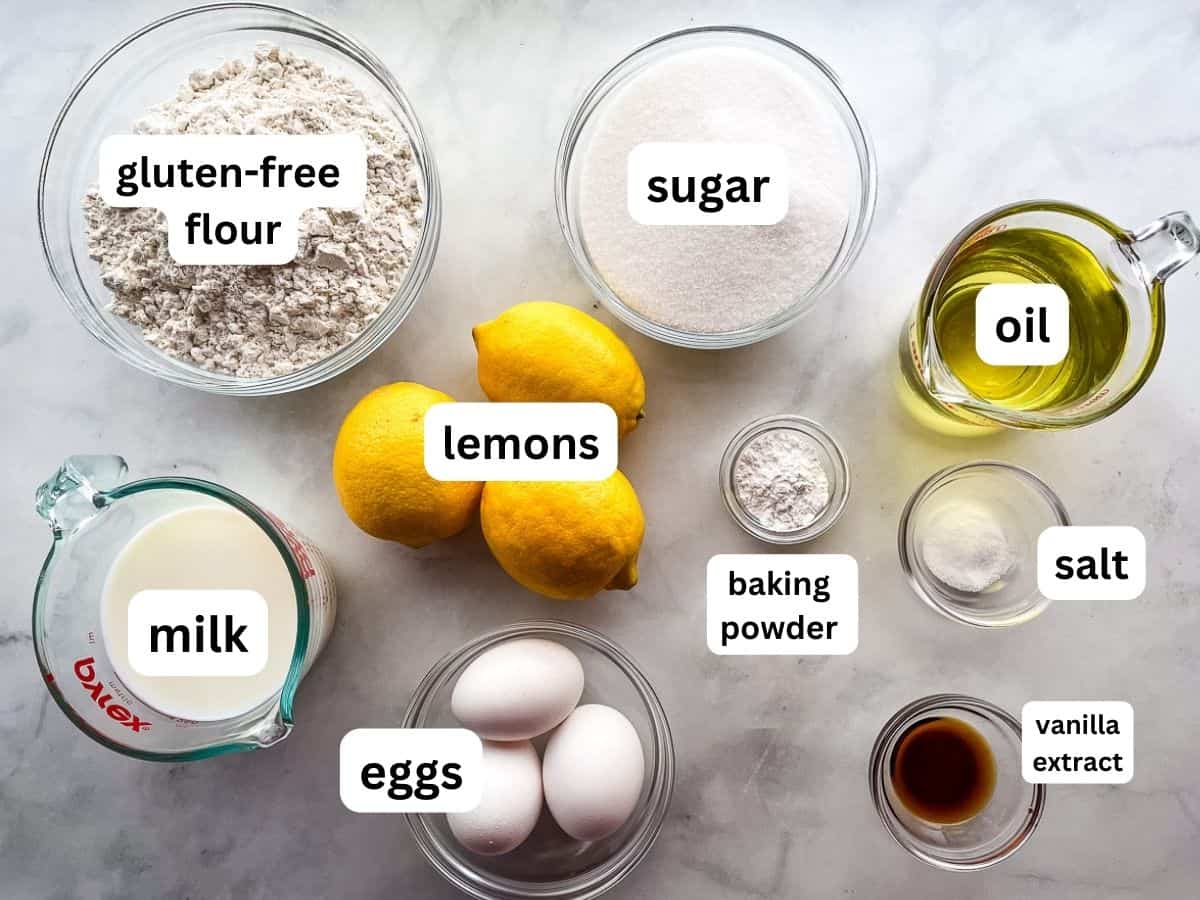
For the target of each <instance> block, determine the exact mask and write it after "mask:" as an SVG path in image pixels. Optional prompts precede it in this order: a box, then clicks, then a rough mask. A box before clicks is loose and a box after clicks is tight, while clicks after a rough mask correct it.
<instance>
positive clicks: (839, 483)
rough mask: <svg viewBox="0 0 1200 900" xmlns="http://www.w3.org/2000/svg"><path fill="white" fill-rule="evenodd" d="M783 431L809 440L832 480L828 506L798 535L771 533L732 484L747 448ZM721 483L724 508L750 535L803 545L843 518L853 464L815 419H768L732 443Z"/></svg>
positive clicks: (723, 460) (723, 462) (758, 421)
mask: <svg viewBox="0 0 1200 900" xmlns="http://www.w3.org/2000/svg"><path fill="white" fill-rule="evenodd" d="M780 428H786V429H790V430H792V431H798V432H800V433H801V434H803V435H804V436H805V437H807V438H808V439H809V441H810V442H811V443H812V445H813V447H814V448H816V450H817V455H818V456H819V458H820V460H821V467H822V468H823V469H824V470H825V477H826V478H827V479H828V480H829V503H828V505H827V506H826V507H825V509H823V510H822V511H821V514H820V515H818V516H817V517H816V518H815V519H814V520H813V521H812V522H810V523H809V524H808V525H806V526H805V527H803V528H801V529H798V530H797V531H772V530H771V529H769V528H767V527H766V526H764V525H763V524H762V523H761V522H759V521H758V520H757V519H755V518H754V516H752V515H750V513H749V512H747V511H746V508H745V507H743V506H742V504H741V501H739V500H738V496H737V490H736V489H735V488H734V484H733V472H734V467H735V466H737V461H738V457H739V456H741V455H742V451H743V450H745V449H746V446H747V445H748V444H749V443H750V442H751V441H753V440H754V439H755V438H756V437H758V436H759V435H760V434H764V433H766V432H768V431H774V430H776V429H780ZM719 482H720V487H721V498H722V499H723V500H724V501H725V508H726V509H728V510H729V514H730V515H731V516H733V521H735V522H737V523H738V525H739V526H741V528H742V530H743V531H745V532H746V533H747V534H749V535H751V536H752V537H756V538H758V539H759V540H761V541H766V542H768V543H771V544H802V543H804V542H805V541H811V540H813V539H814V538H817V537H820V536H821V535H823V534H824V533H825V532H826V531H828V530H829V529H830V528H832V527H833V524H834V523H835V522H836V521H837V520H838V519H839V518H840V517H841V515H842V511H843V510H845V508H846V501H847V500H848V499H849V498H850V463H849V462H847V460H846V454H845V453H843V452H842V448H841V445H839V444H838V442H837V441H835V440H834V439H833V435H831V434H830V433H829V432H828V431H826V430H825V429H824V428H822V427H821V426H820V425H819V424H817V423H816V422H814V421H813V420H812V419H806V418H804V417H803V416H793V415H787V414H784V415H778V416H767V417H765V418H762V419H756V420H755V421H753V422H751V423H750V424H749V425H747V426H746V427H745V428H743V429H742V430H741V431H739V432H738V433H737V434H735V435H734V436H733V439H732V440H730V442H729V445H728V446H727V447H726V448H725V454H724V455H723V456H722V457H721V470H720V475H719Z"/></svg>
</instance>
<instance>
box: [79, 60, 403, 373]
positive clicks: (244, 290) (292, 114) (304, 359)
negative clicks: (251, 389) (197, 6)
mask: <svg viewBox="0 0 1200 900" xmlns="http://www.w3.org/2000/svg"><path fill="white" fill-rule="evenodd" d="M133 131H134V132H135V133H138V134H349V133H355V132H357V133H358V134H360V135H361V136H362V138H363V140H364V142H365V143H366V145H367V194H366V199H365V202H364V204H363V206H362V208H360V209H356V210H309V211H308V212H306V213H304V214H303V215H302V216H301V219H300V240H299V252H298V254H297V256H296V258H295V259H294V260H293V261H292V262H290V263H288V264H287V265H282V266H181V265H179V264H177V263H176V262H175V261H174V260H172V259H171V256H170V254H169V252H168V250H167V231H166V219H165V218H164V217H163V216H162V215H161V214H160V213H159V212H158V211H157V210H154V209H149V208H139V209H117V208H111V207H108V206H106V205H105V203H104V201H103V200H102V199H101V198H100V194H99V190H98V189H97V188H93V189H92V190H90V191H89V192H88V193H87V195H86V196H85V198H84V202H83V206H84V214H85V219H86V223H87V237H88V253H89V255H90V256H91V257H92V258H93V259H95V260H97V261H98V262H99V264H100V277H101V280H102V281H103V283H104V285H105V286H106V287H107V288H108V289H109V290H111V291H112V292H113V301H112V305H111V307H110V309H111V311H112V312H113V313H115V314H116V315H118V316H121V317H122V318H124V319H128V320H129V321H130V322H132V323H133V324H135V325H137V326H138V327H139V328H140V329H141V332H142V337H143V338H144V339H145V341H146V342H147V343H148V344H150V345H152V346H154V347H156V348H158V349H159V350H162V351H163V352H164V353H167V354H169V355H170V356H174V357H178V358H180V359H183V360H186V361H188V362H190V363H192V364H194V365H197V366H200V367H201V368H204V369H209V370H212V371H215V372H220V373H223V374H227V375H236V376H242V377H249V378H260V377H265V376H272V375H283V374H286V373H288V372H291V371H293V370H295V369H299V368H302V367H304V366H307V365H309V364H311V363H314V362H316V361H318V360H320V359H322V358H324V357H326V356H328V355H330V354H331V353H333V352H335V351H336V350H338V349H340V348H341V347H343V346H345V345H346V344H348V343H350V341H352V340H354V338H355V337H357V336H358V335H359V334H360V333H361V332H362V331H363V330H364V329H365V328H366V327H367V326H368V325H369V324H370V323H371V322H372V321H373V320H374V319H375V318H376V317H377V316H378V315H379V314H380V312H382V311H383V309H384V308H385V307H386V306H387V304H388V302H389V301H390V300H391V299H392V296H393V295H394V294H395V292H396V290H397V288H399V286H400V284H401V282H402V281H403V280H404V275H405V273H406V272H407V271H408V268H409V266H410V264H411V263H412V259H413V254H414V252H415V251H416V247H417V244H418V241H419V239H420V235H421V228H422V225H423V222H424V198H423V193H422V192H423V189H424V187H423V184H422V177H421V172H420V170H419V168H418V166H417V162H416V160H415V158H414V156H413V149H412V145H411V144H410V143H409V140H408V138H407V136H406V135H405V133H404V131H403V129H402V127H401V126H400V124H399V122H397V120H396V119H395V117H394V116H393V115H392V114H391V112H390V111H389V110H388V109H387V107H386V106H383V105H382V104H380V103H377V102H375V101H373V100H371V99H370V98H368V97H367V96H366V95H365V94H363V93H362V92H361V91H360V90H359V89H358V88H356V87H355V85H354V84H353V83H352V82H351V81H350V80H348V79H346V78H343V77H340V76H337V75H334V74H331V73H329V72H327V71H326V70H325V69H323V68H322V67H321V66H319V65H317V64H316V63H314V62H312V61H310V60H307V59H305V58H303V57H301V56H297V55H296V54H294V53H291V52H289V51H287V50H284V49H280V48H279V47H272V46H267V45H259V46H258V47H256V48H255V50H254V55H253V58H252V59H251V60H249V62H243V61H242V60H240V59H233V60H229V61H227V62H225V63H224V64H222V65H221V66H219V67H217V68H215V69H212V70H209V71H197V72H193V73H192V75H191V77H190V78H189V79H188V83H187V84H184V85H182V86H181V87H180V88H179V91H178V93H177V94H176V96H175V97H173V98H172V99H170V100H167V101H165V102H163V103H161V104H160V105H158V106H155V107H153V108H152V109H150V110H149V111H148V112H147V114H146V115H145V116H144V117H143V118H142V119H140V120H139V121H138V122H137V123H135V125H134V127H133Z"/></svg>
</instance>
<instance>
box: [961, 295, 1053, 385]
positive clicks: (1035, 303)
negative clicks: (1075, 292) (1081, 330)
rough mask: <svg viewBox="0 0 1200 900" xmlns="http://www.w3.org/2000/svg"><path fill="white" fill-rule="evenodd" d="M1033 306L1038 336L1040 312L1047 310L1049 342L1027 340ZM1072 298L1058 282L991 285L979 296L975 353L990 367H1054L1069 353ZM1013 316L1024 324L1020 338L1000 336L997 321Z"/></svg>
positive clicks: (976, 303)
mask: <svg viewBox="0 0 1200 900" xmlns="http://www.w3.org/2000/svg"><path fill="white" fill-rule="evenodd" d="M1030 307H1032V308H1033V316H1034V319H1033V322H1034V329H1035V337H1036V336H1037V329H1038V328H1039V325H1038V323H1039V321H1040V320H1039V315H1040V314H1039V312H1038V310H1039V309H1040V308H1042V307H1045V309H1046V331H1047V335H1046V336H1047V337H1048V338H1049V339H1050V342H1049V343H1042V342H1041V341H1037V340H1035V341H1032V342H1031V341H1026V340H1025V335H1026V328H1025V324H1026V318H1027V315H1026V312H1025V310H1026V309H1028V308H1030ZM1070 308H1071V307H1070V301H1068V299H1067V293H1066V291H1064V290H1063V289H1062V288H1060V287H1059V286H1058V285H1057V284H989V285H987V286H985V287H984V289H983V290H981V291H980V292H979V293H978V294H977V295H976V297H975V352H976V353H978V354H979V358H980V359H982V360H983V361H984V362H985V363H987V364H988V365H989V366H1052V365H1054V364H1055V363H1060V362H1062V361H1063V359H1064V358H1065V357H1066V355H1067V348H1068V345H1069V335H1068V330H1069V329H1070V326H1071V313H1070ZM1006 317H1011V318H1013V319H1016V320H1017V322H1018V323H1020V332H1019V335H1020V336H1019V337H1018V339H1017V340H1015V341H1013V342H1012V343H1007V342H1005V341H1002V340H1000V338H999V337H997V335H996V323H997V322H999V321H1000V320H1001V319H1003V318H1006Z"/></svg>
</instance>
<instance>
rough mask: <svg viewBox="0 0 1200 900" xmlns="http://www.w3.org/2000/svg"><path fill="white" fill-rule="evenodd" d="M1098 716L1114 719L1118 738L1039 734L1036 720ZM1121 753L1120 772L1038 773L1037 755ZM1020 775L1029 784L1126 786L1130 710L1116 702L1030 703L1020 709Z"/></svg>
mask: <svg viewBox="0 0 1200 900" xmlns="http://www.w3.org/2000/svg"><path fill="white" fill-rule="evenodd" d="M1087 713H1097V714H1100V713H1102V714H1103V715H1104V716H1105V717H1106V718H1108V719H1115V720H1116V721H1117V723H1118V724H1119V726H1120V729H1121V733H1120V734H1119V735H1078V734H1076V735H1052V734H1045V735H1043V734H1039V733H1038V729H1037V720H1038V719H1043V720H1046V719H1066V720H1070V719H1077V718H1078V717H1079V716H1081V715H1085V714H1087ZM1064 753H1066V754H1069V755H1070V756H1109V755H1111V754H1113V753H1119V754H1121V757H1122V758H1121V765H1122V766H1123V768H1124V770H1125V771H1123V772H1038V771H1036V770H1035V769H1034V767H1033V762H1034V759H1035V758H1036V757H1038V756H1046V757H1054V756H1062V754H1064ZM1021 775H1022V776H1023V777H1024V779H1025V780H1026V781H1028V782H1029V783H1030V784H1126V783H1127V782H1129V781H1130V780H1132V779H1133V707H1132V706H1130V705H1129V704H1128V703H1125V702H1123V701H1119V700H1031V701H1030V702H1029V703H1026V704H1025V706H1024V707H1022V708H1021Z"/></svg>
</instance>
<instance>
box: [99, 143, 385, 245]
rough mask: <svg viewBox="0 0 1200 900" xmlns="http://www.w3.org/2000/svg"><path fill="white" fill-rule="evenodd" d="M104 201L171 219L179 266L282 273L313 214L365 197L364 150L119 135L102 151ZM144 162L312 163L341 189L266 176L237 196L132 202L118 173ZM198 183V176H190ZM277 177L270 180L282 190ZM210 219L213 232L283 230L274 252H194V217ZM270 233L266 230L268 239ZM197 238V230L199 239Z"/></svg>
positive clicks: (245, 183) (246, 181)
mask: <svg viewBox="0 0 1200 900" xmlns="http://www.w3.org/2000/svg"><path fill="white" fill-rule="evenodd" d="M99 156H100V174H99V184H100V195H101V196H102V197H103V198H104V202H105V203H107V204H108V205H109V206H117V207H138V206H149V207H154V208H156V209H159V210H161V211H162V212H163V214H164V215H166V217H167V249H168V250H169V251H170V253H171V258H172V259H173V260H175V262H177V263H180V264H182V265H282V264H284V263H287V262H291V260H292V259H294V258H295V256H296V250H297V246H298V245H297V239H298V234H299V230H298V226H299V221H300V214H301V213H302V212H304V210H306V209H312V208H314V207H322V208H331V209H353V208H355V207H358V206H361V205H362V204H363V201H364V199H365V198H366V194H367V150H366V145H365V144H364V143H363V140H362V138H361V137H360V136H359V135H358V134H254V135H247V134H219V135H218V134H194V135H183V134H117V135H112V136H111V137H108V138H105V139H104V141H103V142H102V143H101V144H100V153H99ZM142 156H146V157H148V158H149V162H150V163H151V164H153V163H154V162H155V161H157V162H158V163H160V164H163V165H165V164H168V163H175V162H178V161H179V160H181V159H186V160H188V162H190V163H192V164H193V165H200V164H202V163H203V164H210V165H213V166H215V167H216V168H217V169H218V171H219V170H220V167H221V166H222V164H225V165H230V164H237V165H239V166H241V167H242V168H243V169H244V170H251V169H253V170H256V171H257V170H258V169H259V168H260V166H261V165H262V162H263V158H264V157H266V156H274V157H276V168H278V166H279V165H282V164H285V163H289V164H293V165H294V164H299V163H309V164H311V165H313V166H314V167H315V168H316V169H317V170H318V171H319V170H320V168H321V166H323V165H328V164H333V165H336V166H337V167H338V184H337V186H336V187H332V188H328V187H323V186H322V185H321V184H320V182H319V181H318V182H315V183H314V186H313V187H311V188H302V187H298V186H296V185H295V184H293V183H292V176H293V175H294V171H293V172H289V173H288V185H289V186H287V187H282V188H280V187H270V188H265V187H263V186H262V177H261V176H253V177H251V176H246V177H243V179H242V187H240V188H217V187H213V188H199V187H193V188H179V187H176V188H144V187H141V186H140V185H139V188H138V192H137V194H136V195H135V196H133V197H122V196H120V195H119V194H118V193H117V186H118V181H119V180H120V179H119V167H120V166H121V165H123V164H127V163H134V162H137V161H138V160H139V159H140V158H141V157H142ZM193 177H194V170H193ZM277 181H278V174H277V173H275V174H273V176H272V183H277ZM205 211H207V212H209V213H210V214H211V215H210V218H211V219H212V222H213V227H215V224H216V222H217V221H218V220H225V221H231V222H235V223H240V222H249V223H254V222H263V223H265V222H267V221H276V220H278V221H279V222H280V223H281V225H280V228H279V229H278V230H277V231H276V232H275V238H274V241H273V242H272V243H271V244H242V243H236V244H218V243H215V242H214V243H212V244H204V243H203V242H201V241H199V240H198V241H197V243H195V244H189V243H188V242H187V228H186V219H187V216H188V214H189V213H193V212H205ZM265 232H266V225H265V224H264V225H263V233H264V234H265ZM199 234H200V231H199V230H197V236H199Z"/></svg>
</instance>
